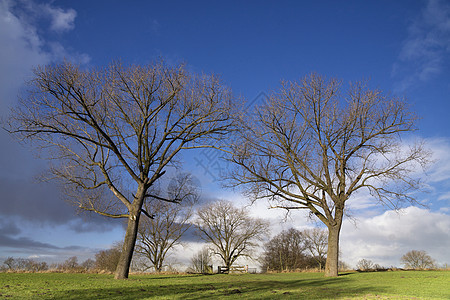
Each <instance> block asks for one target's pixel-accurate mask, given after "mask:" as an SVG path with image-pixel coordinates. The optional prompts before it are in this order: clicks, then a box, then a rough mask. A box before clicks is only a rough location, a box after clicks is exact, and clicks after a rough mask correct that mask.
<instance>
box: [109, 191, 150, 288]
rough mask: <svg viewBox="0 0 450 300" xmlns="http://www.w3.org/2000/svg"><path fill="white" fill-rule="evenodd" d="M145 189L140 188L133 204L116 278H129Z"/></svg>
mask: <svg viewBox="0 0 450 300" xmlns="http://www.w3.org/2000/svg"><path fill="white" fill-rule="evenodd" d="M145 192H146V191H145V190H144V189H143V188H141V187H139V188H138V192H137V193H136V195H137V198H136V199H135V200H134V202H133V204H132V209H131V210H130V212H129V215H130V216H129V217H128V225H127V231H126V233H125V240H124V241H123V247H122V254H121V255H120V258H119V263H118V264H117V269H116V274H115V275H114V278H115V279H127V278H128V273H129V272H130V265H131V259H132V258H133V252H134V246H135V245H136V239H137V233H138V229H139V218H140V217H141V208H142V204H143V202H144V195H145Z"/></svg>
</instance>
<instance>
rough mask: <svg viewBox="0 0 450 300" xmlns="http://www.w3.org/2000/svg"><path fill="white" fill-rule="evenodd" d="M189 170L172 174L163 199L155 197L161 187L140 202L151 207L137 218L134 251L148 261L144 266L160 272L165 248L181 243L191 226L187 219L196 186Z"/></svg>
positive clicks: (195, 192)
mask: <svg viewBox="0 0 450 300" xmlns="http://www.w3.org/2000/svg"><path fill="white" fill-rule="evenodd" d="M193 179H194V178H193V176H192V175H190V174H180V175H178V176H176V177H175V178H173V179H172V180H171V181H170V183H169V185H168V187H167V189H168V192H167V194H168V195H167V196H166V198H167V199H170V200H172V201H174V202H176V203H175V204H174V203H170V202H167V201H161V200H159V199H160V198H161V197H162V195H161V191H159V192H156V193H155V194H154V196H153V197H149V198H148V199H146V201H145V202H144V206H143V208H144V209H145V211H151V212H152V216H151V218H148V217H144V218H141V221H140V224H139V229H138V237H137V244H136V249H135V252H137V253H139V254H141V255H143V256H144V257H145V258H147V260H149V261H150V263H151V265H146V264H145V267H146V268H147V269H149V268H153V269H154V270H155V271H156V272H161V271H162V268H163V267H164V261H165V259H166V256H167V254H168V252H169V251H170V250H171V249H173V248H174V247H175V246H177V245H179V244H180V243H181V241H180V239H181V237H182V236H183V234H184V233H185V232H186V231H187V230H188V229H189V228H190V227H191V225H192V223H190V219H191V217H192V214H193V211H194V205H195V204H196V203H197V202H198V198H199V196H200V194H199V190H198V189H199V187H198V186H197V185H196V184H195V182H194V180H193Z"/></svg>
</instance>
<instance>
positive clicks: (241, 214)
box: [197, 200, 268, 268]
mask: <svg viewBox="0 0 450 300" xmlns="http://www.w3.org/2000/svg"><path fill="white" fill-rule="evenodd" d="M197 214H198V220H197V228H198V230H199V232H200V236H201V238H202V239H203V240H204V241H206V242H208V243H211V245H212V248H211V249H212V251H213V253H214V254H215V255H218V256H220V258H221V259H222V261H223V263H224V265H225V266H226V267H227V268H230V267H231V265H233V263H234V262H235V261H236V259H238V258H239V257H241V256H247V257H251V254H252V251H253V250H254V248H255V247H256V246H257V245H258V244H257V242H258V241H260V240H262V238H263V236H264V235H266V234H268V223H267V222H265V221H263V220H261V219H256V218H251V217H250V216H249V215H248V212H247V211H246V210H245V208H236V207H234V206H233V204H232V203H231V202H229V201H225V200H220V201H216V202H213V203H211V204H208V205H206V206H203V207H201V208H200V209H199V210H198V211H197Z"/></svg>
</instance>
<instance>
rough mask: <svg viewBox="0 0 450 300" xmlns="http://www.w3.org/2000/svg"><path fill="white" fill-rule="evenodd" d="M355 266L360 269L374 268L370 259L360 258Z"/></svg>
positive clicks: (368, 269)
mask: <svg viewBox="0 0 450 300" xmlns="http://www.w3.org/2000/svg"><path fill="white" fill-rule="evenodd" d="M356 268H357V269H358V270H361V271H370V270H372V269H374V268H375V266H374V264H373V262H372V261H371V260H370V259H365V258H363V259H360V260H359V261H358V263H357V264H356Z"/></svg>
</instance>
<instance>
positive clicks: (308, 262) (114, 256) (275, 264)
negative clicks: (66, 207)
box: [0, 229, 437, 273]
mask: <svg viewBox="0 0 450 300" xmlns="http://www.w3.org/2000/svg"><path fill="white" fill-rule="evenodd" d="M314 231H316V233H317V232H320V230H314ZM306 232H308V231H306ZM304 238H305V232H301V231H298V230H296V229H289V230H287V231H283V232H282V233H280V234H279V235H277V236H275V237H274V238H272V239H271V240H270V241H269V242H268V243H266V244H265V247H264V248H265V251H264V253H263V254H262V256H261V257H260V263H261V267H262V272H267V271H278V272H285V271H298V270H302V269H307V268H308V267H311V268H316V267H317V263H319V266H322V265H323V263H324V261H325V260H326V257H324V256H320V255H316V256H313V255H308V254H307V253H305V250H306V249H308V248H309V247H310V246H308V245H307V243H308V241H307V240H305V239H304ZM280 242H281V243H280ZM293 243H294V244H293ZM325 246H326V245H325ZM308 251H311V250H308ZM120 252H121V245H120V244H116V245H115V246H114V247H112V248H110V249H107V250H102V251H99V252H98V253H97V254H96V255H95V260H92V259H87V260H85V261H83V262H82V263H78V258H77V257H76V256H73V257H70V258H68V259H67V260H65V261H64V262H62V263H53V264H50V265H48V264H47V263H46V262H38V261H35V260H33V259H30V258H13V257H8V258H7V259H5V260H4V261H3V265H2V266H0V271H16V272H17V271H27V272H42V271H49V270H50V271H55V272H92V271H107V272H114V271H115V270H116V268H117V264H118V262H119V258H120V254H121V253H120ZM311 253H314V252H311ZM316 254H317V253H316ZM320 257H322V258H321V259H320ZM401 262H402V264H403V265H404V267H405V268H406V269H414V270H425V269H435V268H437V264H436V262H435V260H434V259H432V258H431V256H430V255H428V254H427V253H426V252H425V251H423V250H421V251H419V250H411V251H409V252H407V253H406V254H405V255H403V256H402V257H401ZM344 265H345V264H344ZM143 267H144V269H143ZM342 267H343V269H345V270H348V269H350V267H349V266H347V265H345V266H342ZM134 268H135V269H136V270H140V271H142V270H145V263H143V262H142V261H135V262H134ZM391 268H393V267H391ZM356 269H357V270H358V271H365V272H367V271H380V270H387V269H388V268H387V267H383V266H380V265H378V264H375V263H373V262H372V261H371V260H369V259H361V260H360V261H358V263H357V265H356ZM174 270H175V269H174ZM187 271H188V272H195V273H212V272H213V269H212V251H211V250H210V248H208V247H204V248H203V249H202V250H200V251H198V252H197V253H196V254H194V256H193V257H192V259H191V266H190V267H188V269H187Z"/></svg>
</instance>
